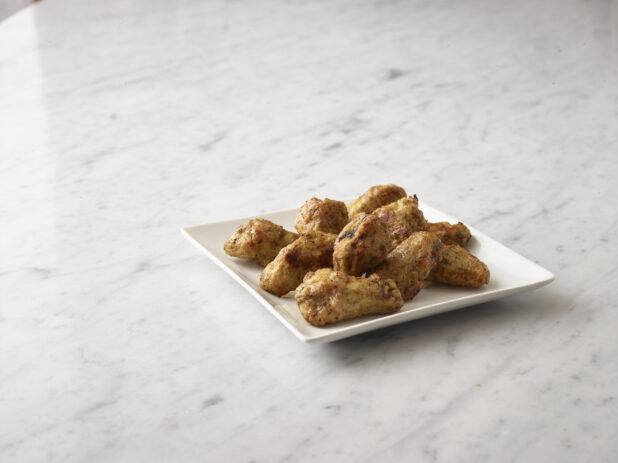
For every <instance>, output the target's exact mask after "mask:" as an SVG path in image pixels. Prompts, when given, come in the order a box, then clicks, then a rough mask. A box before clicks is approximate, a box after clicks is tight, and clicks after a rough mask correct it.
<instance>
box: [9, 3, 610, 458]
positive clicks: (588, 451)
mask: <svg viewBox="0 0 618 463" xmlns="http://www.w3.org/2000/svg"><path fill="white" fill-rule="evenodd" d="M617 176H618V4H617V3H616V2H614V1H605V2H603V1H599V2H584V1H575V0H566V1H549V2H535V1H523V2H494V1H489V0H479V1H472V2H455V1H437V2H425V1H409V2H405V1H366V2H353V1H351V0H350V1H344V0H338V1H334V2H327V1H318V2H296V1H289V2H275V1H266V0H264V1H258V2H243V1H233V2H223V1H211V2H199V1H183V2H168V1H162V0H155V1H148V2H146V1H142V0H139V1H130V2H129V1H120V0H112V1H106V2H96V1H93V0H88V1H79V2H78V1H77V0H66V1H60V0H45V1H43V2H41V3H39V4H36V5H35V6H33V7H29V8H27V9H25V10H23V11H21V12H19V13H17V14H16V15H14V16H12V17H10V18H8V19H7V20H5V21H3V22H2V23H0V461H11V462H13V461H20V462H21V461H24V462H26V461H27V462H37V461H46V462H54V461H58V462H60V461H62V462H81V461H95V462H96V461H126V462H133V461H145V460H149V461H162V462H163V461H247V462H248V461H256V462H258V461H259V462H262V461H263V462H284V461H320V462H322V461H344V462H358V461H368V462H369V461H393V462H396V461H402V460H411V461H427V462H432V461H435V462H451V461H475V462H483V461H487V462H489V461H496V460H500V461H506V462H530V461H561V462H564V461H573V462H576V461H599V462H601V461H606V462H611V461H614V460H615V456H616V455H617V454H618V443H617V441H616V439H615V435H616V429H617V425H618V386H617V384H618V360H617V359H618V346H617V343H616V341H615V338H616V334H615V333H616V330H617V329H618V316H617V314H618V304H617V302H616V300H617V299H618V291H617V289H616V281H617V280H618V271H617V268H618V266H617V265H616V257H617V256H618V246H617V245H616V236H615V235H616V233H615V230H616V229H617V227H618V213H617V209H618V208H617V203H616V197H618V187H617V186H616V177H617ZM386 182H392V183H397V184H401V185H402V186H404V187H405V188H406V189H407V190H408V191H409V192H411V193H412V192H415V193H417V194H418V195H419V196H420V197H421V198H422V199H423V200H424V201H426V202H427V203H429V204H431V205H433V206H435V207H436V208H438V209H441V210H444V211H445V212H448V213H450V214H452V215H454V216H456V217H459V218H460V219H461V220H462V221H464V222H468V223H470V224H472V225H474V226H475V227H477V228H479V229H481V230H483V231H484V232H486V233H487V234H489V235H490V236H492V237H494V238H496V239H498V240H499V241H501V242H503V243H505V244H506V245H508V246H510V247H512V248H513V249H514V250H515V251H517V252H519V253H521V254H523V255H525V256H527V257H528V258H530V259H532V260H534V261H535V262H538V263H539V264H541V265H542V266H544V267H547V268H548V269H550V270H552V271H553V272H554V273H555V274H556V281H555V282H554V283H552V284H551V285H550V286H548V287H546V288H543V289H540V290H537V291H534V292H531V293H526V294H521V295H517V296H513V297H508V298H505V299H502V300H499V301H495V302H492V303H487V304H483V305H480V306H477V307H472V308H468V309H464V310H461V311H456V312H452V313H447V314H444V315H440V316H437V317H433V318H429V319H423V320H418V321H414V322H411V323H408V324H405V325H400V326H397V327H394V328H389V329H385V330H381V331H377V332H373V333H369V334H366V335H362V336H358V337H355V338H351V339H348V340H344V341H340V342H337V343H333V344H329V345H324V346H313V345H303V344H301V343H299V342H298V341H297V340H296V339H294V338H293V336H292V335H290V334H289V333H288V332H287V330H286V329H285V328H284V327H282V326H281V325H280V324H279V322H278V321H277V320H276V319H275V318H274V317H272V316H270V315H269V314H268V313H267V312H266V311H264V310H263V309H262V308H261V306H259V304H257V303H256V302H255V300H253V298H252V297H251V296H249V295H248V294H246V293H245V292H244V291H243V290H242V288H241V287H240V286H239V285H238V284H237V283H235V282H234V281H232V280H231V279H230V278H229V277H227V276H226V275H225V274H224V273H223V272H221V271H220V270H219V269H218V268H217V267H215V266H214V265H213V264H212V263H210V262H209V261H208V260H207V259H205V258H203V257H202V256H201V255H199V254H198V253H197V252H196V251H195V249H194V248H193V247H192V246H191V245H190V244H189V243H187V242H185V241H184V240H183V238H182V237H181V236H180V234H179V231H178V230H179V228H180V227H182V226H186V225H194V224H199V223H204V222H209V221H217V220H224V219H229V218H234V217H241V216H246V215H251V214H255V215H259V213H260V212H264V211H272V210H279V209H286V208H290V207H294V206H297V205H300V204H302V202H303V201H305V200H306V199H307V198H308V197H310V196H318V197H325V196H327V197H331V198H350V197H354V196H355V195H357V194H360V193H361V192H363V191H364V190H365V189H366V188H367V187H368V186H370V185H372V184H377V183H386Z"/></svg>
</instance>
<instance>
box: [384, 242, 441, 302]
mask: <svg viewBox="0 0 618 463" xmlns="http://www.w3.org/2000/svg"><path fill="white" fill-rule="evenodd" d="M441 249H442V242H441V241H440V238H438V237H437V236H436V235H434V234H433V233H428V232H416V233H413V234H412V235H411V236H410V237H409V238H407V239H406V240H404V241H403V242H401V244H400V245H399V246H397V247H396V248H395V249H393V250H392V251H391V252H390V253H389V254H388V256H386V259H385V260H384V262H382V263H381V264H380V265H378V267H376V268H375V270H374V272H375V273H377V274H378V275H380V276H381V277H382V278H390V279H392V280H394V281H395V283H396V284H397V287H398V288H399V291H401V296H402V297H403V300H404V301H409V300H411V299H413V298H414V296H416V295H417V294H418V292H419V291H420V290H421V288H422V287H423V280H425V279H426V278H427V277H428V276H429V274H430V272H431V270H432V269H433V268H434V267H435V266H436V264H437V263H438V262H439V261H440V259H441V258H442V255H441V252H440V251H441Z"/></svg>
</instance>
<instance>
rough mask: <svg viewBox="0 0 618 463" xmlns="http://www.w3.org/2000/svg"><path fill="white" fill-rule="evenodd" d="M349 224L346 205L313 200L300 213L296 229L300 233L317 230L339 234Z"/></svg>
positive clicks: (328, 200)
mask: <svg viewBox="0 0 618 463" xmlns="http://www.w3.org/2000/svg"><path fill="white" fill-rule="evenodd" d="M347 223H348V208H347V207H346V205H345V203H343V202H341V201H335V200H332V199H328V198H326V199H323V200H322V199H317V198H311V199H310V200H308V201H307V202H305V204H303V205H302V207H301V208H300V210H299V211H298V214H297V215H296V222H295V223H294V228H296V230H297V231H298V233H306V232H308V231H311V230H317V231H321V232H324V233H334V234H338V233H339V232H340V231H341V229H342V228H343V227H345V225H346V224H347Z"/></svg>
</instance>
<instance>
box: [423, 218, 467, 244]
mask: <svg viewBox="0 0 618 463" xmlns="http://www.w3.org/2000/svg"><path fill="white" fill-rule="evenodd" d="M427 231H430V232H432V233H435V234H436V235H438V237H439V238H440V239H441V240H442V242H443V243H444V244H458V245H459V246H465V245H466V244H468V241H470V238H471V237H472V234H471V233H470V230H469V229H468V227H466V226H465V225H464V224H463V223H461V222H458V223H456V224H455V225H453V224H451V223H448V222H437V223H430V224H429V227H428V228H427Z"/></svg>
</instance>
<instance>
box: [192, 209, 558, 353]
mask: <svg viewBox="0 0 618 463" xmlns="http://www.w3.org/2000/svg"><path fill="white" fill-rule="evenodd" d="M420 209H421V210H422V211H423V213H424V215H425V218H426V219H427V220H428V221H430V222H442V221H446V222H451V223H456V222H458V220H456V219H454V218H452V217H449V216H448V215H446V214H444V213H442V212H440V211H437V210H435V209H433V208H432V207H430V206H428V205H427V204H424V203H422V204H420ZM297 211H298V209H290V210H287V211H281V212H272V213H269V214H260V216H259V217H261V218H264V219H268V220H271V221H273V222H275V223H277V224H279V225H282V226H284V227H285V228H286V229H288V230H294V226H293V225H294V219H295V218H296V213H297ZM251 218H255V217H245V218H242V219H237V220H228V221H226V222H216V223H208V224H205V225H197V226H194V227H188V228H184V229H183V230H182V232H183V233H184V234H185V235H186V236H187V238H189V240H190V241H191V242H193V243H194V244H195V245H196V246H197V247H198V248H199V249H201V250H202V251H203V252H204V253H205V254H206V255H207V256H208V257H210V259H212V260H213V261H214V262H215V263H216V264H217V265H219V267H221V268H222V269H223V270H225V271H226V272H227V273H229V274H230V275H231V276H232V278H234V279H235V280H237V281H238V282H239V283H240V284H241V285H242V286H243V287H244V288H245V289H246V290H247V291H249V293H251V294H252V295H253V296H254V297H255V298H256V299H257V300H258V301H259V302H260V303H261V304H262V305H263V306H264V307H266V308H267V309H268V310H269V311H270V312H271V313H272V314H273V315H274V316H275V317H277V318H278V319H279V320H280V321H281V323H283V324H284V325H285V326H286V327H287V328H288V329H289V330H290V331H291V332H292V333H294V335H296V337H297V338H298V339H300V340H301V341H303V342H307V343H325V342H331V341H336V340H338V339H343V338H347V337H349V336H354V335H356V334H360V333H365V332H367V331H372V330H376V329H379V328H384V327H386V326H390V325H396V324H398V323H403V322H407V321H410V320H414V319H416V318H423V317H428V316H430V315H435V314H439V313H441V312H447V311H449V310H454V309H460V308H462V307H467V306H470V305H475V304H480V303H481V302H486V301H490V300H492V299H497V298H499V297H502V296H506V295H509V294H514V293H518V292H522V291H527V290H530V289H534V288H538V287H540V286H544V285H546V284H549V283H551V282H552V281H553V279H554V275H553V274H552V273H551V272H549V271H548V270H545V269H544V268H542V267H540V266H539V265H537V264H535V263H534V262H531V261H529V260H528V259H526V258H525V257H523V256H520V255H519V254H517V253H516V252H514V251H512V250H510V249H509V248H507V247H505V246H503V245H502V244H500V243H498V242H497V241H495V240H493V239H491V238H489V237H488V236H486V235H484V234H482V233H481V232H479V231H478V230H476V229H474V228H472V227H470V226H469V225H468V228H470V231H471V232H472V239H471V240H470V243H469V244H468V246H467V247H468V249H470V251H471V252H472V253H473V254H474V255H475V256H477V257H478V258H479V259H481V260H482V261H483V262H485V263H486V264H487V266H488V267H489V270H490V272H491V281H490V283H489V284H488V285H485V286H483V287H482V288H458V287H454V286H444V285H439V284H433V285H430V286H429V287H427V288H425V289H423V290H421V292H420V293H419V294H418V295H417V296H416V297H415V298H414V299H413V300H412V301H408V302H406V303H405V304H404V306H403V307H402V308H401V309H400V310H399V312H397V313H395V314H392V315H370V316H365V317H360V318H355V319H352V320H344V321H341V322H338V323H334V324H332V325H326V326H325V327H315V326H312V325H310V324H309V323H308V322H307V321H305V319H304V318H303V317H302V316H301V314H300V312H299V310H298V307H297V306H296V301H295V300H294V292H291V293H289V294H287V295H286V296H284V297H277V296H274V295H272V294H270V293H268V292H266V291H264V290H262V289H261V288H260V286H259V277H260V272H261V271H262V269H261V267H259V266H258V265H256V264H254V263H252V262H249V261H246V260H243V259H237V258H235V257H230V256H228V255H227V254H225V252H223V243H224V242H225V240H226V239H227V238H228V237H229V236H230V235H231V234H232V233H234V231H235V230H236V228H238V226H240V225H242V224H244V223H245V222H247V220H249V219H251ZM466 225H467V224H466Z"/></svg>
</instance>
